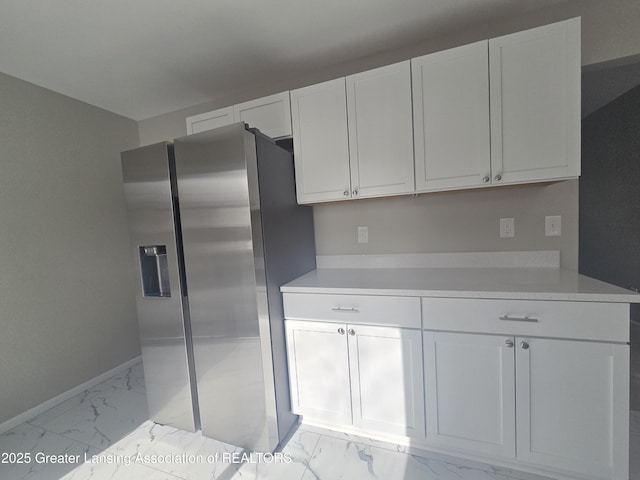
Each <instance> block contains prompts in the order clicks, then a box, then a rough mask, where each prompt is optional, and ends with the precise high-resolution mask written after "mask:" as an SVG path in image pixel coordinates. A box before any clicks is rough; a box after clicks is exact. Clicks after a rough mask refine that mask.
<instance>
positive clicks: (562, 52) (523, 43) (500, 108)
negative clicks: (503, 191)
mask: <svg viewBox="0 0 640 480" xmlns="http://www.w3.org/2000/svg"><path fill="white" fill-rule="evenodd" d="M489 59H490V71H491V76H490V89H491V150H492V152H491V166H492V175H493V179H492V181H493V183H494V184H500V183H501V182H504V183H520V182H529V181H545V180H554V179H559V178H567V177H577V176H578V175H580V62H581V59H580V19H579V18H574V19H571V20H566V21H564V22H560V23H555V24H552V25H547V26H544V27H539V28H534V29H532V30H527V31H524V32H519V33H514V34H511V35H506V36H504V37H499V38H495V39H492V40H489Z"/></svg>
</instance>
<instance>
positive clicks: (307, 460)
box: [298, 432, 322, 480]
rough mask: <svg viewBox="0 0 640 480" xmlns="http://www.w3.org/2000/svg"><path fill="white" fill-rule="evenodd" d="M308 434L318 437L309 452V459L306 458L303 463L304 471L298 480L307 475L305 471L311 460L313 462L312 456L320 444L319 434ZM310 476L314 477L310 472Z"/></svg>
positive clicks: (320, 435)
mask: <svg viewBox="0 0 640 480" xmlns="http://www.w3.org/2000/svg"><path fill="white" fill-rule="evenodd" d="M310 433H314V434H315V435H317V436H318V438H316V441H315V443H314V444H313V448H312V449H311V451H310V452H309V458H307V459H306V461H304V462H303V464H304V470H303V471H302V476H301V477H300V478H299V479H298V480H302V479H303V478H304V477H305V475H306V474H307V470H309V465H310V464H311V460H313V454H314V453H316V449H317V448H318V444H319V443H320V438H321V437H322V434H321V433H317V432H310ZM312 475H315V473H313V471H312Z"/></svg>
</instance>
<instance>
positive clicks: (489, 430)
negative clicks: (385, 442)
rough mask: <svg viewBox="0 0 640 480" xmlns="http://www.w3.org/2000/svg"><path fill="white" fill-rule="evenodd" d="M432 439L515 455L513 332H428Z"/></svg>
mask: <svg viewBox="0 0 640 480" xmlns="http://www.w3.org/2000/svg"><path fill="white" fill-rule="evenodd" d="M423 336H424V363H425V391H426V412H427V440H428V441H430V442H433V443H435V444H439V445H442V446H444V447H451V448H458V449H463V450H467V451H473V452H478V453H485V454H490V455H498V456H503V457H511V458H512V457H515V431H516V429H515V385H514V384H515V379H514V374H515V359H514V349H513V342H514V339H513V337H507V336H497V335H476V334H464V333H444V332H429V331H425V332H424V333H423Z"/></svg>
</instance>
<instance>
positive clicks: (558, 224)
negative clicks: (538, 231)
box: [544, 215, 562, 237]
mask: <svg viewBox="0 0 640 480" xmlns="http://www.w3.org/2000/svg"><path fill="white" fill-rule="evenodd" d="M544 235H545V236H546V237H559V236H560V235H562V217H561V216H560V215H552V216H548V217H544Z"/></svg>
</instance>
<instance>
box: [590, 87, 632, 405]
mask: <svg viewBox="0 0 640 480" xmlns="http://www.w3.org/2000/svg"><path fill="white" fill-rule="evenodd" d="M582 151H583V154H582V172H583V173H582V177H581V178H580V227H579V229H580V273H582V274H584V275H588V276H590V277H594V278H597V279H600V280H604V281H605V282H609V283H613V284H615V285H619V286H621V287H623V288H630V287H633V288H640V86H637V87H635V88H633V89H632V90H630V91H628V92H627V93H625V94H624V95H622V96H620V97H618V98H617V99H615V100H614V101H613V102H611V103H609V104H608V105H605V106H604V107H602V108H601V109H599V110H596V111H595V112H593V113H592V114H591V115H589V116H588V117H586V118H585V119H583V121H582ZM631 318H632V320H634V322H633V323H632V324H631V383H630V386H631V409H632V410H640V305H632V306H631Z"/></svg>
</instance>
